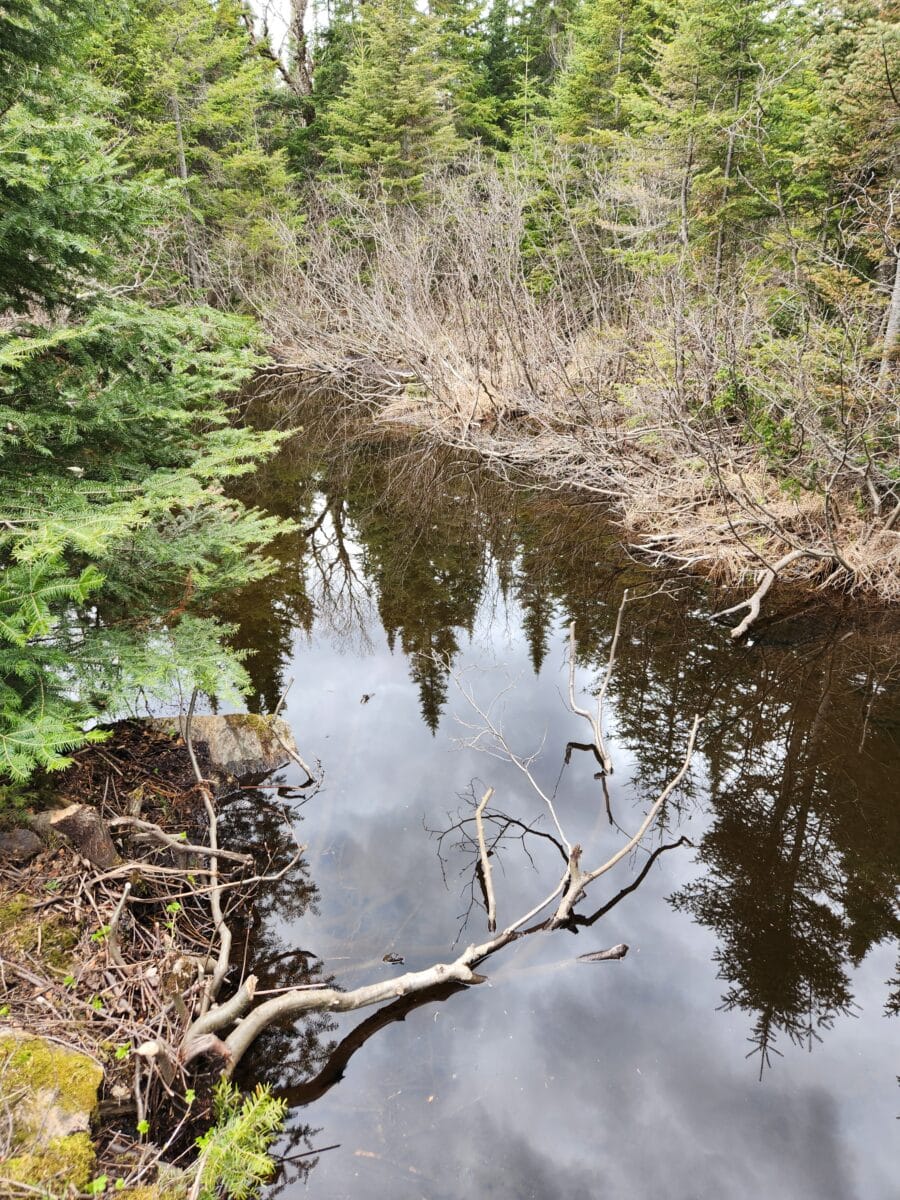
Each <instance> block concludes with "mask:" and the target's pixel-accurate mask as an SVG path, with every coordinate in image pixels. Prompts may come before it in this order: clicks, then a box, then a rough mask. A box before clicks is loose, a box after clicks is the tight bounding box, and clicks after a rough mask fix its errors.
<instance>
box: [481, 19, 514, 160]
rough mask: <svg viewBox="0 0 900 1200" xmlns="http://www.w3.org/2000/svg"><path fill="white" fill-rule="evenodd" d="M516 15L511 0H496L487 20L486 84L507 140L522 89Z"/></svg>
mask: <svg viewBox="0 0 900 1200" xmlns="http://www.w3.org/2000/svg"><path fill="white" fill-rule="evenodd" d="M513 16H514V13H513V9H512V5H511V4H510V0H493V3H492V4H491V6H490V9H489V10H488V14H487V18H486V21H485V40H486V45H485V51H484V70H485V76H486V86H487V91H488V95H489V96H491V98H492V99H493V102H494V105H495V114H496V115H495V119H496V123H497V126H498V128H499V130H500V131H501V133H502V135H503V137H504V139H505V140H507V141H508V138H509V135H510V132H511V130H512V120H513V113H514V102H515V99H516V96H517V94H518V90H519V69H520V63H519V57H518V53H517V48H516V40H515V29H514V26H513Z"/></svg>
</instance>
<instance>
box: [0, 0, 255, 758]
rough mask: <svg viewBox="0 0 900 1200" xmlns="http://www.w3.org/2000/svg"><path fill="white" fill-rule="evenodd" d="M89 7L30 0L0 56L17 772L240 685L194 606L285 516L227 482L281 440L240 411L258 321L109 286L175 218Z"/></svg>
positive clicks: (9, 613) (7, 621)
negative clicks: (137, 136)
mask: <svg viewBox="0 0 900 1200" xmlns="http://www.w3.org/2000/svg"><path fill="white" fill-rule="evenodd" d="M9 13H10V10H9V9H8V8H6V9H4V10H3V14H0V16H2V18H4V19H5V18H6V17H7V16H8V14H9ZM48 14H50V16H51V17H52V20H51V21H50V22H49V32H48V40H47V41H46V42H45V41H44V40H43V29H44V28H45V25H44V22H45V18H46V17H47V16H48ZM83 15H84V14H83V10H80V9H79V8H78V7H77V6H73V8H72V9H71V10H63V8H62V6H59V7H57V6H52V7H51V8H49V9H48V8H47V7H46V6H45V5H44V4H43V3H40V2H39V0H34V2H33V3H30V4H29V3H20V4H18V5H17V6H16V11H15V14H14V19H15V22H17V23H18V28H19V31H20V34H21V36H18V40H16V39H13V40H12V43H11V44H13V45H14V46H15V47H16V49H15V53H13V54H7V53H6V48H5V47H6V43H4V51H3V59H2V63H0V67H2V69H0V78H2V79H3V86H4V88H5V89H6V94H7V104H6V108H5V109H4V110H3V111H2V113H0V190H2V194H3V199H4V210H3V213H2V217H0V264H2V270H0V278H2V284H0V315H2V316H3V317H4V318H5V319H4V322H3V327H2V333H0V479H2V494H0V511H2V514H3V518H4V520H3V523H2V530H0V773H2V774H6V775H9V776H12V777H13V778H16V779H21V778H24V777H26V776H27V774H28V773H29V772H30V771H31V770H32V769H33V768H34V767H35V766H36V765H41V766H45V767H57V766H61V765H63V764H64V763H65V761H66V760H65V751H66V750H67V749H68V748H69V747H71V746H73V745H75V744H77V743H78V742H79V741H81V740H83V739H84V737H85V736H93V735H86V734H85V722H87V721H88V720H90V719H96V717H97V715H99V714H100V713H102V712H104V711H113V712H115V711H121V709H122V708H126V707H127V706H128V704H129V702H130V701H131V700H132V699H133V698H134V696H135V695H136V693H137V690H138V689H140V688H142V687H145V686H146V687H147V688H148V689H150V690H158V691H160V692H165V693H171V692H172V690H173V689H175V690H176V691H177V689H178V688H183V687H185V686H187V687H188V689H190V687H192V686H194V685H198V686H202V687H204V688H205V689H206V690H209V691H211V692H221V691H226V692H227V691H228V690H229V688H231V689H232V690H233V688H234V687H235V686H240V685H241V684H242V682H243V679H244V676H243V673H242V670H241V668H240V665H239V663H237V662H236V661H235V660H234V658H233V657H231V658H229V656H228V655H227V654H226V653H225V652H224V651H223V649H222V646H221V644H220V634H221V630H220V629H218V628H217V627H216V625H215V623H214V622H210V621H205V620H202V619H199V618H197V617H194V616H192V615H191V614H190V613H188V612H186V611H185V610H186V608H187V605H188V601H189V600H190V599H191V598H192V597H194V596H196V597H197V598H199V599H200V600H204V599H208V597H209V596H210V595H212V594H213V593H214V591H215V590H216V589H217V588H218V587H220V586H223V585H226V584H230V583H235V582H240V581H243V580H244V579H251V578H253V577H255V576H257V575H259V574H261V573H262V572H264V571H266V570H267V569H268V563H267V562H266V561H265V560H264V559H263V558H261V557H260V556H259V554H257V553H256V550H257V549H258V548H259V547H260V546H261V545H262V544H263V543H265V542H266V541H267V540H268V539H269V538H270V537H271V536H272V535H273V534H274V533H275V532H276V531H277V529H278V524H277V523H276V522H273V521H271V520H269V519H267V518H265V517H263V516H261V515H260V514H257V513H253V512H247V511H245V510H243V509H241V507H240V506H239V505H237V504H233V503H231V502H228V501H226V500H224V499H223V498H222V495H221V491H222V489H221V487H220V485H219V482H218V481H219V480H220V479H221V478H222V477H224V476H225V475H228V474H229V473H236V472H240V471H243V470H246V469H248V467H249V466H250V465H251V464H252V462H253V460H254V459H255V458H256V457H258V456H259V455H260V454H261V453H264V452H266V450H267V449H269V448H271V447H272V446H273V445H274V443H275V441H277V438H273V437H272V436H271V435H267V434H263V435H256V434H252V433H247V432H245V431H241V430H237V429H232V428H231V427H230V425H229V423H228V419H227V418H228V413H227V408H226V405H225V401H224V399H223V395H224V394H227V392H228V391H229V390H233V389H234V388H235V387H237V386H238V384H239V383H240V382H241V380H242V379H244V378H245V377H246V376H247V375H248V374H249V372H250V371H251V370H252V369H253V368H254V366H255V364H256V363H258V362H259V361H260V356H259V354H258V352H257V349H256V335H255V333H254V330H253V328H252V327H251V326H250V324H249V323H248V322H246V321H243V320H239V319H236V318H230V317H225V316H222V315H221V314H217V313H213V312H210V311H209V310H204V309H170V310H164V311H154V310H152V309H150V308H148V307H147V306H146V305H145V304H142V303H139V302H136V301H125V300H122V299H119V298H117V296H116V291H115V289H111V288H110V287H109V281H110V277H111V272H112V271H113V267H114V263H113V254H112V251H113V250H114V249H116V247H117V246H118V248H119V251H120V252H121V249H122V242H123V238H125V237H127V234H128V232H129V231H133V230H134V229H135V228H136V227H137V226H138V225H140V224H143V223H144V222H146V221H148V220H154V221H162V220H163V218H164V217H165V215H166V214H167V213H168V214H169V219H171V216H172V215H173V214H172V212H171V204H170V194H169V192H168V190H167V189H165V188H160V187H159V185H158V183H157V182H155V181H154V180H153V179H152V178H133V179H129V178H128V176H127V175H126V172H125V170H124V164H123V163H121V162H120V161H119V160H118V159H117V157H116V154H115V151H114V143H115V140H116V132H115V131H114V130H113V129H111V128H110V127H109V126H108V125H107V124H106V123H105V121H104V119H103V116H102V113H101V111H100V106H101V104H103V103H106V102H107V101H108V97H107V96H106V94H104V93H103V92H102V91H101V90H99V89H98V88H97V87H96V86H95V85H94V84H92V82H91V80H90V78H89V77H88V76H87V75H86V74H85V71H84V65H85V61H86V54H87V48H86V44H85V37H86V35H87V31H86V29H85V27H84V26H85V23H84V22H83V20H82V17H83ZM91 15H92V23H91V24H92V31H94V32H96V30H97V28H98V25H99V24H100V20H99V18H100V14H98V13H96V12H94V13H92V14H91ZM120 270H121V268H120ZM131 274H132V277H133V274H134V268H133V264H132V270H131ZM62 300H66V301H67V302H68V305H69V307H68V308H67V309H66V310H59V303H60V301H62ZM26 302H27V304H28V305H29V318H30V319H29V320H28V321H27V322H26V321H25V320H21V321H19V322H17V321H16V320H15V318H14V316H13V315H12V311H11V310H14V309H15V308H21V307H22V306H23V305H24V304H25V303H26ZM179 618H180V619H179Z"/></svg>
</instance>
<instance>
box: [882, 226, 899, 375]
mask: <svg viewBox="0 0 900 1200" xmlns="http://www.w3.org/2000/svg"><path fill="white" fill-rule="evenodd" d="M898 342H900V248H898V250H897V251H896V254H895V258H894V286H893V288H892V289H891V299H890V302H889V304H888V314H887V328H886V329H885V331H884V345H883V347H882V350H881V366H880V367H879V368H878V386H879V387H880V388H886V387H887V385H888V380H889V379H890V376H891V372H892V370H893V368H894V366H895V362H894V358H895V355H896V354H897V352H898V350H900V346H898Z"/></svg>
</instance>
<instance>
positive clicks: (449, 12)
mask: <svg viewBox="0 0 900 1200" xmlns="http://www.w3.org/2000/svg"><path fill="white" fill-rule="evenodd" d="M430 8H431V12H432V13H433V14H434V16H435V18H436V19H437V22H438V31H439V33H438V46H437V50H438V55H439V59H440V61H441V63H442V64H443V65H444V67H445V70H446V84H447V95H448V97H449V101H450V106H451V108H452V111H453V122H454V127H455V129H456V132H457V134H458V135H459V137H460V138H462V139H463V140H472V139H476V138H477V139H479V140H481V141H482V142H484V143H486V144H488V145H492V144H496V143H497V142H498V141H499V140H501V138H502V132H501V129H500V126H499V124H498V117H499V115H500V109H499V105H498V103H497V100H496V98H495V97H494V96H492V95H491V93H490V90H489V78H488V70H487V58H488V40H487V32H486V28H485V23H484V19H483V17H484V5H483V3H482V0H432V2H431V5H430Z"/></svg>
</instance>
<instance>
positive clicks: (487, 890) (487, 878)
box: [475, 787, 497, 933]
mask: <svg viewBox="0 0 900 1200" xmlns="http://www.w3.org/2000/svg"><path fill="white" fill-rule="evenodd" d="M493 794H494V789H493V788H492V787H489V788H488V790H487V791H486V792H485V793H484V795H483V796H482V797H481V803H480V804H479V805H478V807H477V808H476V809H475V828H476V829H477V831H478V853H479V854H480V856H481V874H482V878H483V879H484V894H485V897H486V898H487V919H488V933H495V932H496V930H497V902H496V900H495V898H494V880H493V878H492V876H491V864H490V860H489V858H488V850H487V843H486V842H485V840H484V823H483V822H482V819H481V814H482V813H483V812H484V810H485V808H486V807H487V804H488V801H489V800H490V798H491V796H493Z"/></svg>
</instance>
